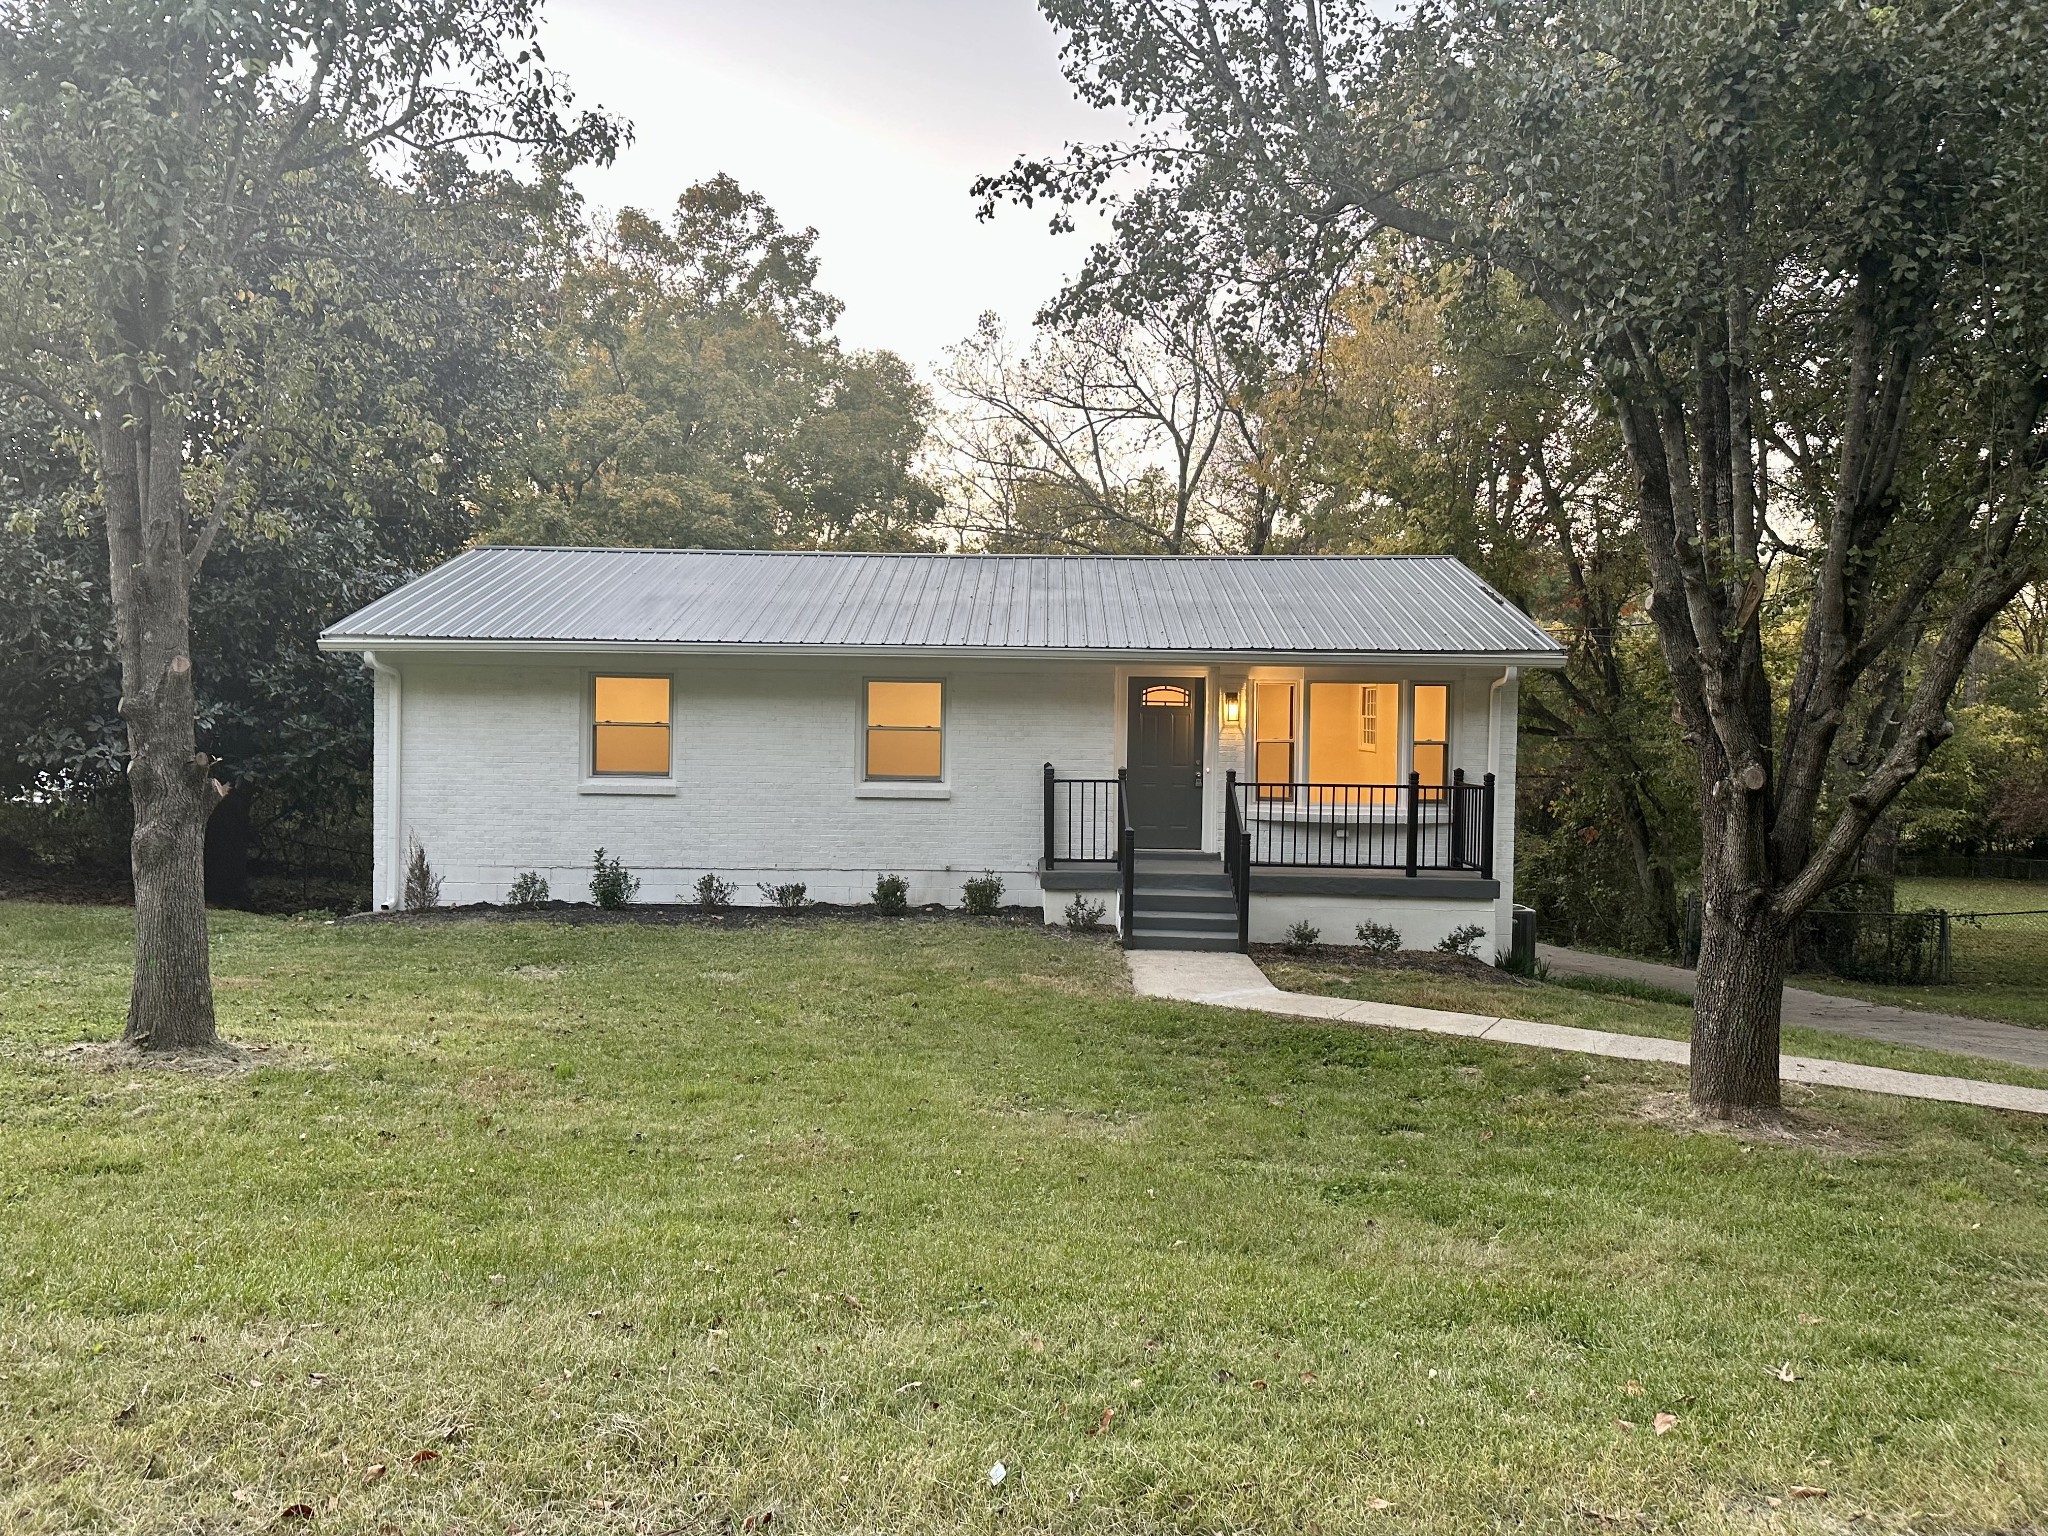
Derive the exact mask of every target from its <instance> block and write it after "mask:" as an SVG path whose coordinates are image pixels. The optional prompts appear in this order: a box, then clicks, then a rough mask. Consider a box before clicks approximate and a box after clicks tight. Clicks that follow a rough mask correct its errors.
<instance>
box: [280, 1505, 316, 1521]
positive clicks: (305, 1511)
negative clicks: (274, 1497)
mask: <svg viewBox="0 0 2048 1536" xmlns="http://www.w3.org/2000/svg"><path fill="white" fill-rule="evenodd" d="M277 1518H278V1519H280V1520H310V1519H312V1518H313V1506H312V1505H310V1504H287V1505H285V1507H284V1508H283V1509H280V1510H279V1511H278V1512H277Z"/></svg>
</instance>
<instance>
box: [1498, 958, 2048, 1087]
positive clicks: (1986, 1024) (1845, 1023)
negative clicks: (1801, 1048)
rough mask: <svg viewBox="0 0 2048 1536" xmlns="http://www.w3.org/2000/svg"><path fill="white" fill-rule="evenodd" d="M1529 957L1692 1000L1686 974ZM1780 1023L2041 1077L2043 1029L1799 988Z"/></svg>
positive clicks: (1555, 970) (1553, 968) (1559, 971)
mask: <svg viewBox="0 0 2048 1536" xmlns="http://www.w3.org/2000/svg"><path fill="white" fill-rule="evenodd" d="M1536 958H1537V959H1539V960H1541V961H1542V962H1543V963H1544V964H1545V965H1547V966H1549V967H1550V972H1551V974H1552V975H1553V976H1613V977H1619V978H1623V979H1626V980H1629V981H1647V982H1649V983H1651V984H1652V985H1654V986H1659V987H1665V988H1667V989H1669V990H1670V991H1673V992H1682V993H1684V994H1685V995H1686V996H1687V997H1691V996H1692V983H1693V975H1692V972H1691V971H1687V970H1681V969H1680V968H1679V967H1678V966H1675V965H1659V964H1658V963H1657V962H1656V961H1654V960H1629V959H1624V958H1622V957H1621V956H1619V955H1596V954H1592V953H1589V952H1588V951H1586V950H1583V949H1559V948H1557V947H1556V946H1555V945H1552V944H1538V945H1537V946H1536ZM1781 1017H1782V1018H1783V1020H1784V1022H1785V1023H1787V1024H1801V1025H1804V1026H1806V1027H1807V1028H1808V1029H1825V1030H1829V1031H1831V1032H1833V1033H1834V1034H1838V1035H1855V1036H1856V1037H1857V1038H1859V1039H1862V1040H1882V1041H1883V1042H1885V1043H1886V1044H1887V1045H1914V1046H1919V1047H1920V1048H1921V1049H1922V1050H1929V1051H1948V1052H1950V1053H1951V1054H1952V1055H1956V1056H1981V1057H1983V1058H1984V1059H1985V1060H1986V1061H2005V1062H2010V1063H2012V1065H2014V1066H2016V1067H2034V1068H2036V1069H2038V1070H2040V1071H2044V1072H2048V1029H2027V1028H2025V1027H2024V1026H2022V1025H2019V1024H2000V1023H1997V1022H1995V1021H1993V1020H1991V1019H1969V1018H1964V1017H1963V1016H1962V1015H1961V1014H1955V1013H1924V1012H1922V1011H1921V1010H1919V1009H1917V1008H1893V1007H1889V1006H1887V1005H1886V1004H1883V1003H1866V1002H1864V1001H1863V1000H1862V999H1861V998H1855V997H1835V996H1833V995H1831V994H1829V993H1826V992H1808V991H1806V990H1805V989H1804V988H1803V987H1787V988H1786V989H1785V1008H1784V1013H1783V1014H1782V1015H1781Z"/></svg>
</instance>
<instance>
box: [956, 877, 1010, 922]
mask: <svg viewBox="0 0 2048 1536" xmlns="http://www.w3.org/2000/svg"><path fill="white" fill-rule="evenodd" d="M960 902H961V905H962V906H964V907H965V908H966V909H967V911H968V913H969V915H971V916H974V917H993V916H995V914H996V912H997V911H998V910H1000V908H1001V907H1002V902H1003V877H1002V876H1001V875H999V874H997V873H996V872H995V871H994V870H984V871H982V873H980V874H978V875H976V876H974V878H972V879H971V880H969V881H967V882H966V884H964V885H962V886H961V887H960Z"/></svg>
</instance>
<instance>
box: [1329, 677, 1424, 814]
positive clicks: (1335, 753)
mask: <svg viewBox="0 0 2048 1536" xmlns="http://www.w3.org/2000/svg"><path fill="white" fill-rule="evenodd" d="M1400 716H1401V685H1400V684H1399V683H1310V684H1309V685H1308V776H1309V778H1310V780H1312V781H1313V782H1315V783H1317V784H1394V783H1398V782H1399V781H1400V777H1401V758H1400V751H1399V746H1400V743H1399V733H1398V731H1397V730H1396V729H1395V724H1396V722H1397V721H1398V720H1399V719H1400ZM1317 798H1319V799H1325V800H1327V799H1331V798H1334V797H1333V796H1332V795H1327V794H1326V795H1321V796H1318V797H1317Z"/></svg>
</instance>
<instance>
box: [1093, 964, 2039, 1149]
mask: <svg viewBox="0 0 2048 1536" xmlns="http://www.w3.org/2000/svg"><path fill="white" fill-rule="evenodd" d="M1125 958H1126V959H1127V960H1128V961H1129V962H1130V966H1131V986H1132V988H1133V990H1135V991H1136V992H1137V994H1138V995H1139V996H1140V997H1162V998H1172V999H1175V1000H1176V1001H1179V1002H1186V1003H1212V1004H1215V1005H1217V1006H1218V1007H1223V1008H1249V1009H1252V1010H1253V1011H1255V1012H1258V1013H1275V1014H1281V1015H1284V1016H1286V1017H1288V1018H1294V1019H1327V1020H1330V1021H1332V1022H1335V1023H1341V1024H1368V1025H1372V1026H1373V1027H1375V1028H1378V1029H1407V1030H1414V1031H1417V1032H1418V1033H1421V1034H1428V1035H1463V1036H1466V1037H1468V1038H1470V1039H1474V1040H1489V1041H1495V1042H1498V1043H1500V1044H1502V1045H1532V1046H1536V1047H1538V1048H1540V1049H1543V1050H1551V1051H1576V1052H1578V1053H1579V1054H1580V1055H1583V1056H1611V1057H1616V1058H1619V1059H1621V1060H1625V1061H1663V1062H1669V1063H1671V1064H1672V1065H1674V1066H1681V1067H1682V1066H1684V1065H1686V1064H1687V1062H1688V1060H1689V1059H1690V1057H1691V1050H1690V1048H1689V1047H1688V1046H1687V1045H1686V1043H1685V1042H1684V1041H1683V1040H1663V1039H1659V1038H1657V1037H1655V1036H1651V1035H1614V1034H1609V1033H1607V1032H1606V1031H1605V1030H1598V1029H1567V1028H1566V1027H1565V1026H1563V1025H1561V1024H1535V1023H1531V1022H1530V1021H1529V1020H1527V1019H1496V1018H1489V1017H1487V1016H1485V1015H1482V1014H1475V1013H1447V1012H1442V1011H1440V1010H1438V1009H1434V1008H1408V1007H1404V1006H1402V1005H1400V1004H1398V1003H1363V1002H1354V1001H1353V1000H1352V999H1350V998H1346V997H1323V996H1320V995H1319V994H1316V993H1311V992H1283V991H1281V990H1280V989H1279V988H1278V987H1276V986H1274V985H1273V983H1272V982H1270V981H1268V980H1267V979H1266V973H1265V972H1263V971H1261V970H1260V969H1259V968H1258V967H1257V966H1256V965H1254V964H1253V963H1252V961H1251V958H1250V957H1249V956H1247V955H1240V954H1232V953H1222V954H1213V953H1198V952H1195V951H1191V950H1179V949H1136V950H1132V951H1130V952H1129V953H1128V954H1127V955H1126V956H1125ZM1779 1071H1780V1072H1781V1073H1782V1074H1783V1075H1784V1078H1785V1080H1786V1081H1787V1082H1793V1083H1811V1084H1814V1085H1815V1086H1817V1087H1824V1088H1858V1089H1861V1090H1863V1091H1864V1092H1866V1093H1888V1094H1892V1095H1894V1096H1896V1097H1899V1098H1906V1099H1936V1100H1939V1101H1940V1102H1942V1103H1946V1104H1974V1105H1978V1106H1980V1107H1983V1108H1986V1109H2016V1110H2020V1111H2022V1112H2024V1113H2027V1114H2032V1115H2048V1089H2042V1088H2014V1087H2010V1086H2008V1085H2007V1084H2004V1083H1980V1082H1975V1081H1973V1080H1972V1079H1970V1078H1966V1077H1933V1076H1930V1075H1928V1074H1927V1073H1924V1072H1898V1071H1894V1070H1893V1069H1891V1068H1890V1067H1859V1066H1856V1065H1853V1064H1852V1063H1850V1062H1846V1061H1825V1060H1822V1059H1820V1058H1818V1057H1813V1056H1784V1057H1780V1058H1779Z"/></svg>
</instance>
